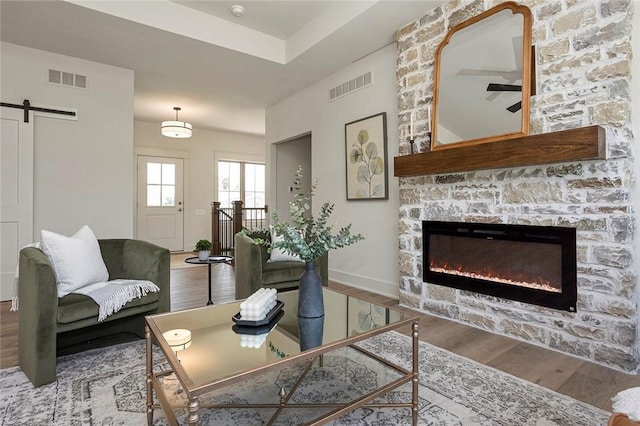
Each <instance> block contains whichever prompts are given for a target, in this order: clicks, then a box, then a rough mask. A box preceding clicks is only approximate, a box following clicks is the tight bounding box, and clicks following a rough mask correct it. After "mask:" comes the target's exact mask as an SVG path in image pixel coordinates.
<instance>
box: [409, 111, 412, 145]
mask: <svg viewBox="0 0 640 426" xmlns="http://www.w3.org/2000/svg"><path fill="white" fill-rule="evenodd" d="M409 131H410V132H411V136H410V137H409V139H411V140H413V111H411V124H410V125H409Z"/></svg>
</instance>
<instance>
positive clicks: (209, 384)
mask: <svg viewBox="0 0 640 426" xmlns="http://www.w3.org/2000/svg"><path fill="white" fill-rule="evenodd" d="M325 291H328V290H325ZM349 297H350V296H349ZM234 303H235V302H234ZM238 303H239V302H238ZM229 305H232V306H231V307H230V308H227V309H222V311H223V312H221V313H220V314H221V315H224V314H225V313H228V311H229V309H231V310H233V309H234V308H235V305H234V304H229ZM221 306H224V305H215V306H210V307H206V308H197V310H204V309H215V308H216V307H221ZM387 309H388V308H387ZM193 311H195V310H193ZM211 313H212V314H215V315H217V314H218V313H214V312H213V311H212V312H211ZM177 314H181V315H188V311H181V312H178V313H177ZM199 314H202V312H200V313H199ZM170 315H172V313H168V314H160V315H157V316H148V317H146V318H145V338H146V373H147V374H146V399H147V423H148V424H149V425H151V424H152V423H153V413H154V410H155V409H160V408H161V409H162V410H163V412H164V414H165V416H166V418H167V420H168V423H169V424H170V425H177V424H178V421H177V418H176V416H175V413H174V409H176V408H186V409H187V422H188V424H189V425H199V424H200V416H199V410H200V408H210V409H216V408H258V409H260V408H264V409H275V412H274V413H273V415H272V417H271V419H270V420H269V422H268V423H266V424H267V425H271V424H274V422H275V421H276V419H277V417H278V416H279V415H280V414H281V412H282V410H284V409H300V408H302V409H304V408H318V407H325V408H329V409H331V408H333V410H330V411H329V412H328V413H325V414H323V415H322V416H320V417H318V418H316V419H314V420H312V421H310V422H309V423H306V424H307V425H320V424H324V423H326V422H328V421H331V420H334V419H337V418H339V417H341V416H343V415H345V414H347V413H349V412H350V411H353V410H355V409H357V408H362V407H369V408H376V407H377V408H389V407H405V408H410V409H411V414H412V424H413V425H414V426H415V425H417V424H418V348H419V342H418V318H417V317H415V316H406V317H405V318H403V319H399V320H397V321H395V322H393V323H392V324H387V325H383V326H380V327H378V328H374V329H372V330H368V331H365V332H362V333H360V334H357V335H355V336H350V337H346V338H343V339H338V340H336V341H333V342H330V343H328V344H325V345H322V346H319V347H316V348H313V349H309V350H306V351H303V352H299V353H296V354H292V355H290V356H288V357H286V358H282V359H279V360H274V361H272V362H267V363H265V364H263V365H259V366H256V367H254V368H249V369H246V370H243V371H238V372H235V373H232V374H229V375H225V376H223V377H216V378H215V379H214V380H211V381H206V382H203V383H196V382H194V381H193V380H192V379H191V377H190V376H189V374H187V372H186V371H185V369H184V368H183V366H182V364H181V362H180V361H179V359H178V357H177V356H176V354H175V353H174V352H173V351H172V350H171V348H170V347H169V345H168V344H167V342H166V341H165V340H164V338H163V337H162V332H163V331H166V330H163V329H161V327H160V326H159V325H158V324H157V322H156V319H157V318H158V317H159V316H170ZM405 315H406V314H405ZM405 326H411V329H412V333H411V334H412V336H411V337H412V366H411V369H410V370H409V369H406V368H403V367H401V366H398V365H396V364H394V363H392V362H390V361H388V360H386V359H384V358H382V357H380V356H379V355H377V354H374V353H372V352H370V351H367V350H365V349H363V348H361V347H358V346H355V343H357V342H359V341H362V340H365V339H368V338H370V337H372V336H375V335H379V334H383V333H386V332H389V331H391V330H396V329H399V328H402V327H405ZM229 327H231V325H229ZM154 339H155V341H156V342H157V344H158V346H159V347H160V348H161V350H162V353H163V355H164V357H165V358H166V360H167V361H168V363H169V365H170V366H171V368H169V369H167V370H165V371H161V372H155V373H154V371H153V342H154ZM343 347H349V348H352V349H354V350H357V351H358V352H360V353H362V354H364V355H365V356H367V357H369V358H371V359H374V360H376V361H378V362H380V363H381V364H383V365H384V366H385V367H386V368H390V369H392V370H394V371H396V372H397V373H399V377H398V378H396V379H395V380H392V381H390V382H389V383H387V384H385V385H383V386H381V387H379V388H378V389H375V390H373V391H371V392H369V393H366V394H365V395H362V396H360V397H359V398H357V399H355V400H353V401H350V402H346V403H331V402H327V403H300V402H292V401H291V397H292V396H293V395H294V393H295V392H296V390H297V388H298V386H299V384H300V383H301V382H302V380H303V379H304V378H305V376H306V375H307V374H308V373H309V371H311V369H312V368H313V365H314V363H318V364H319V365H320V366H322V363H323V356H324V354H327V353H329V352H331V351H334V350H336V349H339V348H343ZM220 350H221V351H224V350H225V348H224V347H221V348H220ZM304 362H306V363H307V365H306V367H305V369H304V370H303V372H302V373H301V375H300V377H299V378H298V379H297V381H296V383H295V384H294V385H293V387H292V388H291V389H290V390H286V389H284V388H281V389H280V393H279V402H278V403H265V404H255V403H251V404H200V402H199V399H200V396H201V395H204V394H206V393H208V392H211V391H213V390H216V389H219V388H221V387H225V386H229V385H232V384H234V383H238V382H240V381H242V380H245V379H248V378H250V377H255V376H258V375H260V374H263V373H267V372H269V371H273V370H281V369H283V368H285V367H288V366H291V365H294V364H299V363H304ZM171 374H175V377H176V379H177V380H178V381H179V382H180V385H181V388H182V390H183V392H184V396H185V397H186V400H187V401H188V402H187V403H186V404H172V403H171V402H170V401H169V398H168V397H167V395H166V393H165V390H164V386H163V384H162V383H161V379H162V378H163V377H165V376H168V375H171ZM409 382H411V384H412V391H411V401H407V402H396V403H373V402H372V401H373V400H375V399H376V398H378V397H380V396H382V395H384V394H386V393H388V392H390V391H392V390H394V389H396V388H398V387H400V386H402V385H404V384H407V383H409ZM154 392H155V394H156V396H157V399H158V403H155V402H154V398H153V395H154Z"/></svg>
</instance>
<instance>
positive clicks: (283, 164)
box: [273, 133, 313, 222]
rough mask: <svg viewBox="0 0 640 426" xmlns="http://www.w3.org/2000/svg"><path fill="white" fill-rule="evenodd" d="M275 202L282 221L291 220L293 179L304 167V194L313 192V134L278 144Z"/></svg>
mask: <svg viewBox="0 0 640 426" xmlns="http://www.w3.org/2000/svg"><path fill="white" fill-rule="evenodd" d="M275 156H276V161H275V167H274V169H273V170H275V175H276V176H275V191H274V193H275V196H276V197H275V200H276V206H275V207H276V210H277V211H278V214H279V215H280V219H281V220H282V221H285V222H286V221H288V220H289V202H291V201H293V187H292V186H291V185H292V183H293V179H294V177H295V174H296V170H298V167H299V166H302V173H303V181H302V189H303V191H304V192H309V191H311V182H312V176H313V170H312V169H311V133H308V134H306V135H302V136H298V137H296V138H294V139H290V140H286V141H283V142H279V143H277V144H276V149H275Z"/></svg>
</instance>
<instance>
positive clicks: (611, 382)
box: [0, 253, 640, 411]
mask: <svg viewBox="0 0 640 426" xmlns="http://www.w3.org/2000/svg"><path fill="white" fill-rule="evenodd" d="M192 255H193V254H191V253H187V254H179V255H173V256H172V270H171V309H172V310H173V311H176V310H183V309H189V308H194V307H199V306H204V305H205V304H206V302H207V298H208V294H207V291H208V290H207V266H205V265H202V266H190V265H189V266H187V265H186V264H184V258H185V257H188V256H192ZM211 271H212V283H213V285H212V299H213V301H214V303H222V302H227V301H231V300H233V299H234V297H235V287H234V276H233V266H231V265H226V264H218V265H214V266H213V267H212V269H211ZM329 287H330V288H332V289H334V290H336V291H340V292H343V293H346V294H349V295H353V296H357V297H360V298H362V299H366V300H369V301H371V302H375V303H377V304H382V305H386V306H397V305H398V301H397V300H396V299H393V298H389V297H386V296H381V295H378V294H374V293H370V292H367V291H364V290H360V289H355V288H352V287H348V286H345V285H342V284H337V283H330V284H329ZM10 306H11V302H0V368H8V367H12V366H15V365H17V364H18V315H17V313H16V312H10V311H9V308H10ZM397 308H398V309H400V310H404V311H408V312H412V311H411V310H409V309H407V308H403V307H400V306H397ZM420 317H421V320H420V339H421V340H424V341H426V342H429V343H431V344H433V345H435V346H439V347H441V348H443V349H446V350H449V351H451V352H454V353H456V354H458V355H461V356H464V357H467V358H470V359H473V360H475V361H477V362H480V363H482V364H485V365H487V366H489V367H493V368H495V369H498V370H502V371H504V372H506V373H509V374H513V375H514V376H518V377H520V378H522V379H525V380H528V381H530V382H533V383H537V384H539V385H541V386H544V387H547V388H549V389H552V390H554V391H556V392H559V393H562V394H565V395H568V396H570V397H572V398H575V399H577V400H580V401H583V402H586V403H589V404H591V405H594V406H596V407H600V408H602V409H605V410H607V411H611V397H612V396H613V395H615V394H616V393H618V392H619V391H621V390H624V389H628V388H631V387H638V386H640V375H629V374H624V373H621V372H619V371H616V370H612V369H609V368H605V367H602V366H599V365H597V364H593V363H590V362H587V361H584V360H581V359H579V358H575V357H572V356H568V355H564V354H561V353H559V352H555V351H551V350H548V349H545V348H542V347H539V346H535V345H531V344H529V343H525V342H520V341H517V340H514V339H510V338H508V337H504V336H499V335H495V334H491V333H488V332H486V331H483V330H479V329H477V328H473V327H470V326H467V325H464V324H460V323H456V322H453V321H450V320H446V319H443V318H437V317H433V316H430V315H424V314H420ZM407 332H408V330H407Z"/></svg>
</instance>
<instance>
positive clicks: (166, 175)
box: [162, 164, 176, 185]
mask: <svg viewBox="0 0 640 426" xmlns="http://www.w3.org/2000/svg"><path fill="white" fill-rule="evenodd" d="M162 184H163V185H175V184H176V165H175V164H163V165H162Z"/></svg>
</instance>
